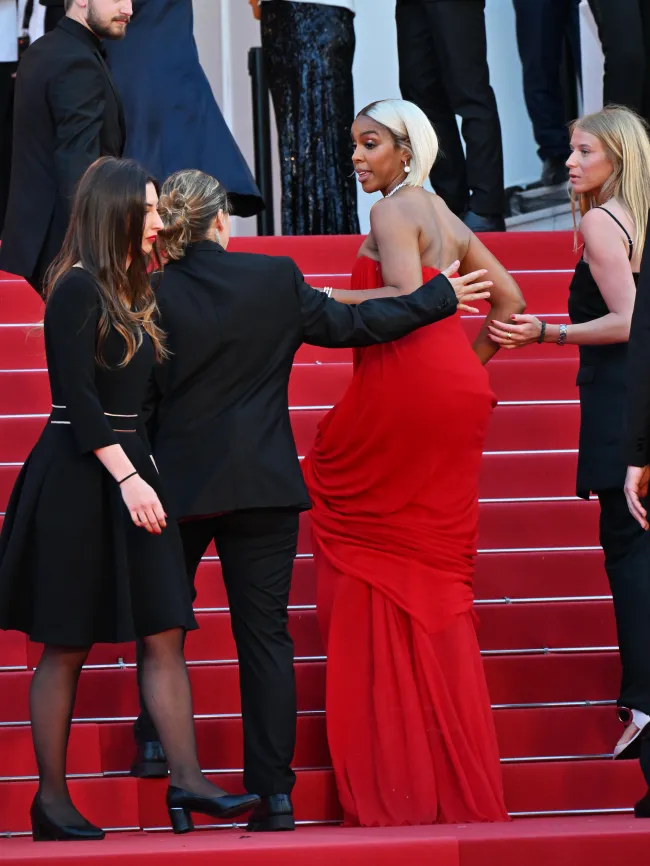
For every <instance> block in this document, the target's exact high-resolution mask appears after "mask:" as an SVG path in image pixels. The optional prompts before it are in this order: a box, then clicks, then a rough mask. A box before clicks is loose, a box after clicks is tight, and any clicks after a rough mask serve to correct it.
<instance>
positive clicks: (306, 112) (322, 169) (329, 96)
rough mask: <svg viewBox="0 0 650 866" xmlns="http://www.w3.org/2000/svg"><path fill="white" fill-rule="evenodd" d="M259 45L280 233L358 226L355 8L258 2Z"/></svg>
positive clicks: (337, 230)
mask: <svg viewBox="0 0 650 866" xmlns="http://www.w3.org/2000/svg"><path fill="white" fill-rule="evenodd" d="M262 48H263V51H264V60H265V63H266V69H267V74H268V77H269V85H270V89H271V95H272V97H273V106H274V109H275V117H276V121H277V125H278V140H279V146H280V163H281V175H282V233H283V234H285V235H318V234H358V232H359V220H358V216H357V194H356V186H355V184H356V179H355V178H354V176H353V177H349V175H350V174H351V172H352V163H351V148H350V126H351V125H352V122H353V120H354V90H353V85H352V61H353V58H354V48H355V36H354V13H353V12H351V11H350V10H349V9H344V8H342V7H339V6H328V5H324V4H320V3H294V2H291V0H268V2H264V3H262Z"/></svg>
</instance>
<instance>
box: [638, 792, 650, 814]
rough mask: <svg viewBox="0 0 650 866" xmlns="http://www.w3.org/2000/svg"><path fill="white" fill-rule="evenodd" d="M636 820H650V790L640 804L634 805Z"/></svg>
mask: <svg viewBox="0 0 650 866" xmlns="http://www.w3.org/2000/svg"><path fill="white" fill-rule="evenodd" d="M634 817H635V818H650V788H648V791H647V793H646V794H645V796H644V797H641V799H640V800H639V802H638V803H635V805H634Z"/></svg>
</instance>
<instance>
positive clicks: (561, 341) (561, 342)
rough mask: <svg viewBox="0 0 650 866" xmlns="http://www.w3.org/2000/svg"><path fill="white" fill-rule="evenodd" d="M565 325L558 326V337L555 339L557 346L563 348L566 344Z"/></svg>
mask: <svg viewBox="0 0 650 866" xmlns="http://www.w3.org/2000/svg"><path fill="white" fill-rule="evenodd" d="M566 334H567V325H560V336H559V337H558V338H557V344H558V346H563V345H564V344H565V343H566Z"/></svg>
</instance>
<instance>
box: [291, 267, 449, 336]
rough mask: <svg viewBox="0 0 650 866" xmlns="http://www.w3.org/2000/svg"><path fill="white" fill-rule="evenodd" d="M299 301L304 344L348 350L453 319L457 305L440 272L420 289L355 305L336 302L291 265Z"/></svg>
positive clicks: (446, 281) (446, 280)
mask: <svg viewBox="0 0 650 866" xmlns="http://www.w3.org/2000/svg"><path fill="white" fill-rule="evenodd" d="M294 279H295V281H296V290H297V292H298V298H299V301H300V312H301V315H302V323H303V341H304V342H305V343H310V344H311V345H312V346H326V347H328V348H347V347H354V346H372V345H374V344H376V343H388V342H390V341H391V340H398V339H399V338H400V337H404V336H406V334H410V333H411V331H414V330H415V329H416V328H421V327H422V326H423V325H430V324H432V323H433V322H439V321H440V320H441V319H446V318H447V316H452V315H453V314H454V313H455V312H456V307H457V306H458V301H457V298H456V294H455V292H454V290H453V289H452V287H451V283H450V282H449V280H448V279H447V278H446V277H444V276H443V275H442V274H439V275H438V276H436V277H434V278H433V279H432V280H429V282H428V283H425V284H424V286H422V287H421V288H419V289H417V290H416V291H415V292H412V293H411V294H410V295H404V296H402V297H398V298H381V299H376V300H371V301H364V302H363V303H360V304H356V305H355V304H340V303H339V302H338V301H334V300H332V299H331V298H328V297H327V295H326V294H325V293H324V292H319V291H318V290H317V289H313V288H312V287H311V286H309V285H308V284H307V283H306V282H305V280H304V277H303V275H302V274H301V273H300V271H299V270H298V268H297V267H295V265H294Z"/></svg>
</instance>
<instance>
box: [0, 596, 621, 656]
mask: <svg viewBox="0 0 650 866" xmlns="http://www.w3.org/2000/svg"><path fill="white" fill-rule="evenodd" d="M478 613H479V625H478V638H479V644H480V646H481V649H482V650H484V651H488V652H490V651H492V652H493V651H501V650H513V651H514V650H523V649H536V650H543V649H550V650H553V649H566V648H569V647H573V648H584V647H615V646H616V642H617V639H616V627H615V623H614V611H613V606H612V603H611V602H610V601H585V602H552V603H550V604H544V603H535V604H514V605H513V604H489V605H484V606H482V607H481V608H480V610H479V611H478ZM197 622H198V624H199V628H198V630H196V631H193V632H190V633H189V634H188V636H187V641H186V644H185V657H186V659H187V660H188V662H212V661H218V662H220V661H229V660H232V659H236V658H237V651H236V648H235V642H234V639H233V636H232V631H231V627H230V615H229V614H228V613H227V612H225V611H224V612H218V613H198V614H197ZM289 629H290V632H291V635H292V637H293V640H294V645H295V655H296V657H297V658H313V657H318V656H324V655H325V650H324V648H323V643H322V640H321V636H320V630H319V627H318V621H317V616H316V611H314V610H292V611H290V613H289ZM17 640H18V641H20V640H21V635H20V634H18V635H17ZM40 653H41V647H40V645H39V644H32V643H28V644H26V654H27V658H26V663H27V667H35V666H36V665H37V664H38V659H39V658H40ZM120 660H121V661H120ZM135 660H136V658H135V644H133V643H125V644H95V646H94V647H93V648H92V649H91V651H90V655H89V656H88V661H87V664H89V665H115V664H120V663H122V662H123V663H125V664H134V663H135ZM2 661H3V659H2V657H1V656H0V663H1V662H2Z"/></svg>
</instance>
